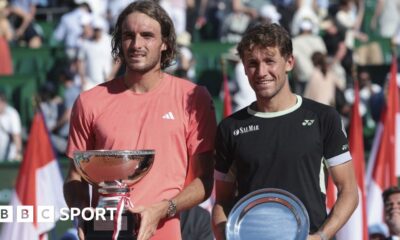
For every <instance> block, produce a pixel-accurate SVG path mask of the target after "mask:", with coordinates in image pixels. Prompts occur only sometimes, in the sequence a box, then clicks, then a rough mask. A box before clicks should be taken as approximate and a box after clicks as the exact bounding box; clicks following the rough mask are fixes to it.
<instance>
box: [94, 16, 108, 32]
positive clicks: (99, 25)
mask: <svg viewBox="0 0 400 240" xmlns="http://www.w3.org/2000/svg"><path fill="white" fill-rule="evenodd" d="M92 27H93V28H94V29H100V30H102V31H107V23H106V20H105V19H104V18H102V17H99V16H96V17H93V20H92Z"/></svg>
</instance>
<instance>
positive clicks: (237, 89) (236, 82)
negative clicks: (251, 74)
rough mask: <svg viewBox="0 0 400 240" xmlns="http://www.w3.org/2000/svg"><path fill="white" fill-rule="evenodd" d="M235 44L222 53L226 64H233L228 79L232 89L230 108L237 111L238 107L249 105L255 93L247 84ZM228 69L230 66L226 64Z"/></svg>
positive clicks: (254, 97) (254, 98)
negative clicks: (230, 76)
mask: <svg viewBox="0 0 400 240" xmlns="http://www.w3.org/2000/svg"><path fill="white" fill-rule="evenodd" d="M236 47H237V46H234V47H232V48H230V49H229V51H228V52H227V53H224V54H223V55H222V58H223V60H224V61H226V63H227V65H230V64H233V69H234V71H233V73H234V75H233V77H232V81H230V84H231V85H230V89H232V91H231V92H232V110H233V112H237V111H239V110H240V109H242V108H244V107H247V106H249V105H250V104H251V103H252V102H254V101H255V100H256V94H255V93H254V91H253V89H252V88H251V86H250V84H249V80H248V79H247V76H246V73H245V72H244V66H243V63H242V61H241V60H240V58H239V55H238V53H237V50H236ZM227 69H230V66H227Z"/></svg>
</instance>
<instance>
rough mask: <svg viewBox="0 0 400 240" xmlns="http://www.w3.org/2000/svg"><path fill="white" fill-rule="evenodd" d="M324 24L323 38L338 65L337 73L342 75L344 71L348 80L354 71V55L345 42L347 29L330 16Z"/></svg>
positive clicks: (330, 55)
mask: <svg viewBox="0 0 400 240" xmlns="http://www.w3.org/2000/svg"><path fill="white" fill-rule="evenodd" d="M322 26H323V29H324V34H323V36H322V38H323V40H324V43H325V46H326V50H327V53H328V56H329V57H330V58H331V59H332V62H333V63H334V64H335V65H336V66H335V69H337V74H338V75H340V74H342V73H340V72H342V71H344V72H343V74H344V77H345V79H346V81H347V79H348V78H349V76H350V75H351V71H352V66H353V65H352V64H353V59H352V58H353V56H352V54H351V51H349V50H348V48H347V47H346V44H345V29H344V28H343V27H340V26H339V25H338V23H337V20H336V19H334V18H330V17H328V18H327V19H326V20H324V22H323V23H322ZM339 63H340V64H339ZM335 72H336V70H335Z"/></svg>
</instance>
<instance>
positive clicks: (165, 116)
mask: <svg viewBox="0 0 400 240" xmlns="http://www.w3.org/2000/svg"><path fill="white" fill-rule="evenodd" d="M162 118H163V119H169V120H174V119H175V117H174V114H172V112H167V113H166V114H164V115H163V116H162Z"/></svg>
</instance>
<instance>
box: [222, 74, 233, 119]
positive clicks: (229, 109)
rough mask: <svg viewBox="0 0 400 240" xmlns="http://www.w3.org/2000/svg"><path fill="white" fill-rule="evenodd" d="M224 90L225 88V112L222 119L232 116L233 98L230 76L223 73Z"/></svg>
mask: <svg viewBox="0 0 400 240" xmlns="http://www.w3.org/2000/svg"><path fill="white" fill-rule="evenodd" d="M223 78H224V79H223V85H222V86H223V88H224V112H223V116H222V117H227V116H229V115H231V114H232V98H231V92H230V90H229V82H228V76H227V74H226V73H225V72H224V73H223Z"/></svg>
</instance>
